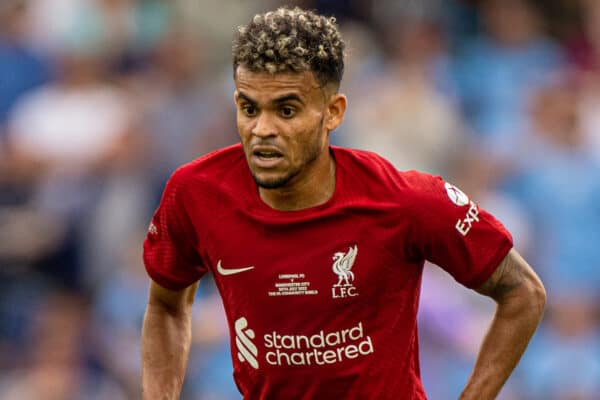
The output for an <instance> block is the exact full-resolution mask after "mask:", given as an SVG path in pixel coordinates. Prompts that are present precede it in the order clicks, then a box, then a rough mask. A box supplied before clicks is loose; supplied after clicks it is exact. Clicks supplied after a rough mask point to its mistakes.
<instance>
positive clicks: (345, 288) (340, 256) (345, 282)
mask: <svg viewBox="0 0 600 400" xmlns="http://www.w3.org/2000/svg"><path fill="white" fill-rule="evenodd" d="M357 254H358V247H357V246H356V245H354V246H353V247H352V246H351V247H349V248H348V251H347V252H346V253H343V252H336V253H335V254H334V255H333V265H332V269H333V272H334V273H335V274H336V275H337V276H338V281H337V283H335V284H334V285H333V287H332V288H331V297H333V298H334V299H337V298H344V297H354V296H358V293H357V292H356V287H354V285H353V284H352V282H354V272H352V266H353V265H354V261H355V260H356V255H357Z"/></svg>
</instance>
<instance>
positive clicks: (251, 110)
mask: <svg viewBox="0 0 600 400" xmlns="http://www.w3.org/2000/svg"><path fill="white" fill-rule="evenodd" d="M242 111H243V112H244V114H245V115H246V116H247V117H254V116H256V107H255V106H253V105H252V104H244V105H243V106H242Z"/></svg>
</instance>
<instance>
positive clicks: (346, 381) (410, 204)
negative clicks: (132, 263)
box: [142, 8, 545, 400]
mask: <svg viewBox="0 0 600 400" xmlns="http://www.w3.org/2000/svg"><path fill="white" fill-rule="evenodd" d="M343 51H344V43H343V41H342V39H341V37H340V34H339V31H338V29H337V27H336V25H335V22H334V20H333V19H327V18H325V17H323V16H319V15H316V14H314V13H312V12H307V11H303V10H300V9H298V8H295V9H285V8H282V9H278V10H277V11H274V12H268V13H266V14H262V15H257V16H255V17H254V19H253V20H252V21H251V22H250V23H249V24H248V25H246V26H244V27H242V28H240V30H239V34H238V35H237V37H236V39H235V41H234V46H233V54H234V55H233V67H234V79H235V85H236V91H235V103H236V105H237V109H238V112H237V124H238V131H239V134H240V138H241V145H235V146H232V147H228V148H225V149H222V150H219V151H216V152H214V153H211V154H208V155H206V156H204V157H202V158H200V159H198V160H196V161H194V162H192V163H190V164H188V165H186V166H184V167H182V168H180V169H179V170H177V172H175V174H174V175H173V176H172V178H171V179H170V181H169V183H168V184H167V187H166V189H165V192H164V194H163V198H162V201H161V205H160V207H159V208H158V210H157V211H156V214H155V216H154V218H153V221H152V223H151V225H150V229H149V233H148V237H147V239H146V242H145V244H144V249H145V252H144V260H145V265H146V269H147V271H148V273H149V275H150V277H151V278H152V285H151V288H150V298H149V302H148V307H147V311H146V316H145V320H144V327H143V333H142V360H143V377H142V384H143V392H144V398H145V399H159V398H160V399H175V398H177V397H178V395H179V392H180V390H181V385H182V381H183V377H184V374H185V368H186V362H187V356H188V351H189V346H190V336H191V327H190V313H191V306H192V302H193V298H194V292H195V290H196V288H197V282H198V280H199V279H200V278H201V277H202V276H203V275H204V274H205V273H207V272H209V271H210V272H212V273H213V274H214V277H215V281H216V285H217V287H218V289H219V291H220V294H221V297H222V299H223V303H224V306H225V311H226V314H227V320H228V324H229V329H230V336H231V351H232V356H233V362H234V379H235V381H236V384H237V386H238V388H239V390H240V392H241V393H242V394H243V396H244V398H245V399H284V398H286V399H425V398H426V396H425V392H424V390H423V386H422V384H421V380H420V377H419V361H418V344H417V325H416V315H417V307H418V302H419V290H420V282H421V273H422V269H423V263H424V261H425V260H430V261H432V262H434V263H436V264H438V265H439V266H441V267H442V268H444V269H446V270H447V271H448V272H449V273H450V274H452V276H453V277H454V278H455V279H456V280H457V281H458V282H460V283H462V284H463V285H465V286H467V287H469V288H473V289H475V290H477V291H478V292H479V293H482V294H484V295H487V296H490V297H492V298H493V299H494V300H495V301H496V302H497V304H498V305H497V311H496V314H495V317H494V320H493V322H492V324H491V326H490V329H489V332H488V334H487V335H486V337H485V340H484V342H483V344H482V347H481V351H480V354H479V357H478V359H477V361H476V363H475V367H474V370H473V373H472V375H471V377H470V378H469V381H468V382H467V383H466V386H465V389H464V391H463V393H462V395H461V399H478V400H482V399H493V398H494V397H495V396H496V395H497V393H498V392H499V391H500V388H501V386H502V385H503V383H504V382H505V380H506V379H507V378H508V376H509V375H510V373H511V371H512V370H513V368H514V367H515V365H516V364H517V362H518V360H519V358H520V356H521V354H522V353H523V351H524V349H525V347H526V346H527V343H528V341H529V339H530V337H531V335H532V334H533V332H534V330H535V328H536V326H537V324H538V322H539V320H540V317H541V314H542V311H543V308H544V303H545V292H544V288H543V286H542V284H541V282H540V280H539V279H538V277H537V276H536V274H535V273H534V272H533V270H532V269H531V268H530V267H529V266H528V264H527V263H526V262H525V261H524V260H523V259H522V258H521V257H520V256H519V254H518V253H517V252H516V251H515V250H514V249H512V240H511V237H510V235H509V234H508V233H507V232H506V230H505V229H504V228H503V227H502V225H501V224H500V223H499V222H498V221H496V220H495V219H494V218H493V217H492V216H491V215H490V214H488V213H487V212H485V211H484V210H482V209H480V208H479V207H478V206H477V204H476V203H474V202H473V201H471V200H470V199H469V198H468V197H467V196H466V195H465V194H464V193H463V192H461V191H460V190H459V189H458V188H456V187H455V186H452V185H451V184H449V183H445V182H443V181H442V180H441V179H440V178H437V177H433V176H430V175H426V174H422V173H418V172H414V171H412V172H404V173H403V172H399V171H397V170H396V169H395V168H394V167H393V166H391V164H389V163H388V162H387V161H385V160H383V159H382V158H380V157H379V156H377V155H375V154H373V153H368V152H363V151H355V150H349V149H343V148H338V147H332V146H330V145H329V134H330V132H331V131H333V130H334V129H336V128H337V127H338V126H339V125H340V124H341V122H342V120H343V117H344V112H345V110H346V97H345V96H344V95H343V94H340V93H338V88H339V84H340V81H341V78H342V73H343V65H344V64H343ZM374 106H375V105H374ZM365 134H369V132H365Z"/></svg>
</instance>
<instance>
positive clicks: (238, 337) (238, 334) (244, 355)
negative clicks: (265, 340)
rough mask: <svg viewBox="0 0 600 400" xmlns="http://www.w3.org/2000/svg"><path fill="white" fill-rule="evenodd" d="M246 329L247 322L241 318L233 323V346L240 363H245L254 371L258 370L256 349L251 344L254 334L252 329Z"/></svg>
mask: <svg viewBox="0 0 600 400" xmlns="http://www.w3.org/2000/svg"><path fill="white" fill-rule="evenodd" d="M247 328H248V321H247V320H246V318H244V317H241V318H239V319H238V320H237V321H235V345H236V347H237V349H238V353H237V356H238V359H239V360H240V361H241V362H244V361H247V362H248V364H250V365H251V366H252V367H253V368H254V369H258V361H257V359H256V358H257V355H258V349H257V348H256V346H255V345H254V343H252V340H251V339H254V337H255V334H254V331H253V330H252V329H247Z"/></svg>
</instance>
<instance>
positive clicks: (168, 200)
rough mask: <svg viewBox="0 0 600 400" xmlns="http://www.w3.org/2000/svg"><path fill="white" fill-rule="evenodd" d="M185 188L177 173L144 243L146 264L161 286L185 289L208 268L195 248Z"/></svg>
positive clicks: (154, 217)
mask: <svg viewBox="0 0 600 400" xmlns="http://www.w3.org/2000/svg"><path fill="white" fill-rule="evenodd" d="M182 192H183V185H182V182H181V177H179V176H178V175H177V172H176V173H175V174H174V175H173V176H172V177H171V179H170V180H169V182H168V183H167V185H166V188H165V190H164V192H163V195H162V199H161V202H160V205H159V207H158V209H157V210H156V212H155V213H154V216H153V218H152V222H151V223H150V226H149V228H148V234H147V236H146V240H145V241H144V256H143V258H144V265H145V267H146V271H147V272H148V275H149V276H150V278H152V280H153V281H155V282H156V283H158V284H159V285H161V286H163V287H165V288H167V289H171V290H181V289H184V288H186V287H187V286H189V285H191V284H192V283H194V282H196V281H197V280H198V279H200V278H201V277H202V276H203V275H204V274H205V273H206V271H207V270H206V268H205V267H204V266H203V265H202V260H201V258H200V256H199V254H198V251H197V249H196V247H195V246H194V243H195V242H196V240H195V233H194V229H193V227H192V224H191V223H190V218H189V216H188V214H187V213H186V208H185V203H184V202H183V199H185V197H186V196H184V195H183V193H182Z"/></svg>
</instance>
